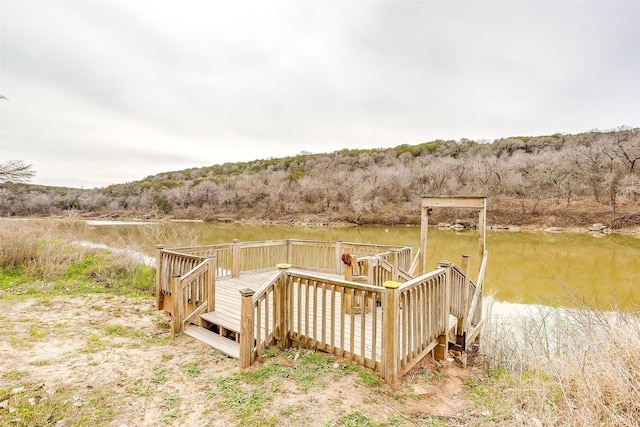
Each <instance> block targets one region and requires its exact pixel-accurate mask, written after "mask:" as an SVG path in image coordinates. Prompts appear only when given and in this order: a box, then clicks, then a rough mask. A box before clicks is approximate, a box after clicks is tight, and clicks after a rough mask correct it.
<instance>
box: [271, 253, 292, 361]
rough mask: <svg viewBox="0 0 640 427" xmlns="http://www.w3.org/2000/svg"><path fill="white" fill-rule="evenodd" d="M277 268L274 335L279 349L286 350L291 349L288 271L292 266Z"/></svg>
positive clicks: (283, 265)
mask: <svg viewBox="0 0 640 427" xmlns="http://www.w3.org/2000/svg"><path fill="white" fill-rule="evenodd" d="M276 267H278V269H280V277H279V278H278V282H277V283H276V287H275V293H274V300H273V303H274V310H275V313H274V316H275V320H276V329H275V331H274V333H275V337H276V343H277V345H278V347H279V348H281V349H283V350H284V349H285V348H289V347H291V340H290V339H289V329H290V326H289V316H288V315H287V270H289V268H290V267H291V264H277V265H276Z"/></svg>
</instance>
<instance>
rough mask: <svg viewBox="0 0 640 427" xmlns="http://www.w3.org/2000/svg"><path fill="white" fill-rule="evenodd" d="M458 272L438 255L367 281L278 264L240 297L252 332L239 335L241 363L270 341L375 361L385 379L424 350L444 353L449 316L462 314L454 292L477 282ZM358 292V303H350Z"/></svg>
mask: <svg viewBox="0 0 640 427" xmlns="http://www.w3.org/2000/svg"><path fill="white" fill-rule="evenodd" d="M461 277H463V276H462V274H461V271H460V270H459V269H458V268H456V267H455V266H453V264H452V263H449V262H443V263H441V264H440V266H439V267H438V268H437V269H436V270H434V271H432V272H430V273H428V274H426V275H423V276H421V277H417V278H415V279H411V280H409V281H407V282H405V283H399V282H392V281H388V282H386V283H385V284H384V286H372V285H367V284H362V283H356V282H350V281H346V280H341V279H329V278H327V277H325V276H323V275H320V274H314V273H310V272H307V271H302V270H294V269H288V266H284V267H282V266H281V270H280V271H279V272H278V273H276V274H275V275H274V276H272V278H271V279H270V280H269V281H267V282H266V283H265V285H263V286H262V287H261V288H260V290H259V291H258V292H256V293H255V294H253V291H251V290H247V292H243V297H242V298H243V301H244V300H245V299H246V300H247V301H251V303H248V302H247V304H244V302H243V304H242V305H241V307H246V308H245V309H244V311H242V313H241V323H242V325H243V326H242V328H243V331H247V333H250V334H251V335H250V336H245V337H243V338H242V339H241V347H240V366H243V367H247V366H250V365H251V364H253V363H254V361H255V360H256V358H257V357H259V355H260V354H261V353H262V352H263V351H264V349H265V348H266V347H269V346H271V345H274V344H277V345H278V346H280V347H283V348H286V347H290V346H291V345H292V344H293V345H302V346H306V347H311V348H317V349H319V350H322V351H325V352H328V353H332V354H335V355H337V356H339V357H344V358H347V359H349V360H353V361H354V362H356V363H359V364H361V365H363V366H366V367H369V368H371V369H374V370H375V371H377V372H379V374H380V375H381V376H382V377H383V378H384V379H385V381H386V382H388V383H391V384H392V383H394V382H395V381H396V380H397V379H398V377H399V376H401V375H404V374H405V373H406V372H408V371H409V370H410V369H411V368H412V367H413V366H415V364H416V363H418V362H419V361H420V360H421V359H422V358H423V357H424V356H425V355H427V354H428V353H430V352H434V355H435V357H437V358H440V359H444V358H446V357H448V348H449V347H448V345H449V343H448V333H449V332H450V330H452V327H453V330H456V333H458V331H457V329H456V325H455V324H454V325H453V326H452V324H451V323H450V321H451V319H452V316H453V317H455V318H457V319H458V320H460V319H463V320H464V319H466V318H467V316H468V311H466V309H465V307H464V304H465V298H464V297H458V296H457V295H456V294H463V293H465V294H467V295H471V293H472V292H475V291H476V289H477V287H476V286H475V285H474V284H473V283H472V282H471V281H469V280H465V279H461ZM464 286H467V289H465V288H464ZM456 288H457V289H456ZM249 296H251V298H248V297H249ZM357 298H359V299H360V301H362V302H361V304H360V310H354V309H353V306H352V305H351V303H350V301H354V300H355V299H357ZM471 298H472V297H471V296H469V300H471ZM474 314H475V312H474ZM458 323H460V321H459V322H458ZM462 323H463V324H464V321H463V322H462ZM472 324H477V323H473V322H472ZM245 325H246V326H247V327H245ZM249 326H250V327H249ZM243 333H245V332H243ZM459 333H462V332H459ZM243 343H244V344H243Z"/></svg>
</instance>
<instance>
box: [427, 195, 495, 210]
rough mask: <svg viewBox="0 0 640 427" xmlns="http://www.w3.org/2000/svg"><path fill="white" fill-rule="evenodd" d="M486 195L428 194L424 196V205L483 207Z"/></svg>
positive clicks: (437, 206)
mask: <svg viewBox="0 0 640 427" xmlns="http://www.w3.org/2000/svg"><path fill="white" fill-rule="evenodd" d="M486 200H487V198H486V197H474V196H428V197H423V198H422V207H423V208H424V207H430V208H478V209H480V208H483V207H485V206H486Z"/></svg>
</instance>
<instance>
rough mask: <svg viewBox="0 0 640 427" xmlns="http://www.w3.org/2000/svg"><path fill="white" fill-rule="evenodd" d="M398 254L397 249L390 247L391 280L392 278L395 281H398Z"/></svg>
mask: <svg viewBox="0 0 640 427" xmlns="http://www.w3.org/2000/svg"><path fill="white" fill-rule="evenodd" d="M398 258H399V256H398V251H397V250H396V249H392V250H391V266H392V267H391V280H394V281H396V282H398V281H399V280H398V279H399V278H400V277H399V275H398V262H399V260H398Z"/></svg>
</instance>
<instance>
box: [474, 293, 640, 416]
mask: <svg viewBox="0 0 640 427" xmlns="http://www.w3.org/2000/svg"><path fill="white" fill-rule="evenodd" d="M481 349H482V352H483V354H482V357H483V361H484V363H485V366H486V368H487V372H488V376H487V377H485V378H479V379H477V380H476V381H475V382H473V383H472V384H470V385H471V391H472V394H473V395H474V400H475V402H476V404H477V416H478V420H479V423H480V424H483V423H485V424H486V425H489V424H491V425H513V424H514V423H516V424H518V425H533V426H539V425H566V426H585V425H601V426H613V425H615V426H637V425H638V420H640V364H639V363H638V354H640V317H639V316H638V315H637V314H632V313H621V312H606V311H601V310H594V309H592V308H590V307H585V306H580V305H579V304H576V305H575V308H572V309H553V308H550V307H542V306H537V307H534V308H531V309H530V310H529V311H528V312H527V313H518V314H517V315H511V316H499V315H494V316H493V317H492V321H491V323H490V325H489V327H488V328H487V330H486V331H485V333H484V336H483V342H482V345H481Z"/></svg>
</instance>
